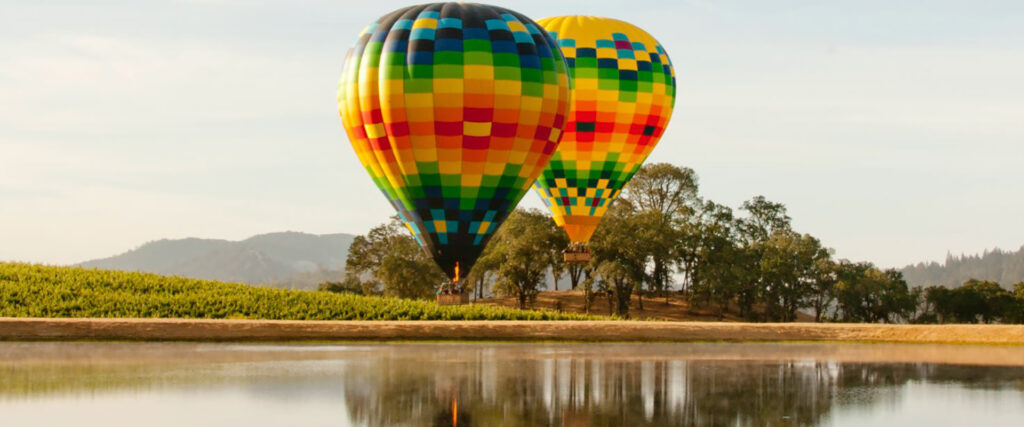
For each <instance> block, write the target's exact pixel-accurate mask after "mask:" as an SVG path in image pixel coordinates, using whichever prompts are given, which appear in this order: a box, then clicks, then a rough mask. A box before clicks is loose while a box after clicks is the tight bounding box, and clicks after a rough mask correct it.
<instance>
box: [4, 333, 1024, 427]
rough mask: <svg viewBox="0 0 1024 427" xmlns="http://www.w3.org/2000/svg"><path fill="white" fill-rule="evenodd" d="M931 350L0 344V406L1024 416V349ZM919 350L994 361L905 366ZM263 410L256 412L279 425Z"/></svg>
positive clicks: (517, 418)
mask: <svg viewBox="0 0 1024 427" xmlns="http://www.w3.org/2000/svg"><path fill="white" fill-rule="evenodd" d="M928 347H929V346H897V345H868V346H851V345H845V346H843V345H817V344H612V345H604V344H444V343H438V344H422V343H407V344H382V345H357V346H352V345H343V346H259V345H256V346H237V345H214V344H205V345H196V344H103V343H69V344H46V343H21V344H18V343H0V412H2V413H5V414H6V413H8V411H15V410H18V409H19V405H21V406H25V404H26V403H39V402H43V403H47V404H51V405H52V406H53V407H55V408H60V406H61V402H62V399H64V398H66V397H68V396H71V397H81V396H90V397H91V398H92V399H96V400H100V401H102V400H103V399H104V398H105V397H104V396H108V395H109V396H114V395H117V394H118V393H123V392H125V391H131V392H132V393H133V395H134V396H136V398H137V399H140V398H141V399H144V398H145V397H146V396H147V395H150V396H164V397H166V396H168V395H175V396H178V397H179V398H183V399H185V401H188V396H197V397H196V398H197V399H198V398H199V397H198V396H203V397H202V399H216V397H217V396H227V395H234V394H235V393H237V392H241V393H244V395H245V396H246V397H245V399H241V403H239V402H238V401H237V399H236V400H233V402H235V403H233V405H236V406H238V405H253V406H258V405H259V404H260V403H261V402H265V401H276V402H282V401H284V402H295V403H299V402H301V403H303V404H307V405H308V404H311V403H313V404H316V405H318V407H320V408H321V409H325V411H324V412H323V413H330V414H332V415H331V416H330V418H329V419H327V420H324V419H322V418H323V415H318V414H321V413H320V412H314V411H309V412H305V413H295V414H293V416H294V417H295V418H296V419H295V421H296V423H299V422H300V421H303V422H305V421H308V422H309V423H313V424H316V423H321V424H325V425H446V426H449V425H459V426H471V425H508V426H518V425H522V426H533V425H570V426H577V425H578V426H584V425H594V426H603V425H608V426H611V425H615V426H618V425H632V426H644V425H651V426H654V425H726V424H729V425H733V424H739V425H751V424H754V425H808V424H818V423H822V422H828V423H840V422H841V421H842V419H839V420H837V419H836V418H835V417H833V415H834V414H833V412H834V410H835V409H836V408H842V409H843V411H841V413H842V414H843V417H846V418H844V419H849V417H851V416H852V417H854V418H856V417H859V416H867V415H868V414H871V413H872V412H873V411H875V410H877V409H878V408H886V410H892V409H893V408H899V407H900V405H901V402H902V401H903V400H904V399H906V396H907V395H906V390H907V387H908V385H911V386H913V387H916V388H921V387H925V388H926V389H928V390H930V391H935V392H936V393H937V394H935V396H938V397H935V398H934V399H938V400H941V399H944V397H942V396H946V395H949V396H955V398H957V399H963V398H964V397H963V396H965V394H964V393H968V394H969V393H970V391H971V390H987V391H997V392H999V393H1004V394H1001V395H1000V396H1002V397H1000V399H1003V400H992V401H997V402H999V405H1001V407H1000V408H999V409H1000V410H1002V411H1004V412H1003V415H1007V414H1009V415H1011V416H1012V415H1014V414H1018V415H1021V416H1024V368H1022V367H1020V366H1013V365H1014V363H1013V362H1017V364H1018V365H1024V349H1021V348H1013V347H955V346H946V347H939V348H938V349H937V350H936V349H933V348H928ZM915 352H917V357H919V358H922V359H928V357H929V356H927V355H928V354H944V355H945V360H953V361H958V360H961V359H958V357H959V358H969V357H970V356H971V355H972V354H973V355H975V357H976V358H977V359H978V362H977V363H987V364H990V365H992V366H980V365H964V364H945V363H938V362H941V361H939V360H932V361H930V362H929V363H908V362H907V361H906V359H907V358H908V357H912V356H914V355H915ZM922 352H923V353H922ZM956 353H960V354H959V355H958V354H956ZM886 355H888V357H886ZM908 355H909V356H908ZM982 355H984V356H982ZM947 391H948V393H947ZM953 391H955V393H954V394H950V393H953ZM943 393H946V394H943ZM1006 393H1009V394H1008V395H1007V394H1006ZM1007 396H1010V397H1009V398H1008V399H1006V397H1007ZM987 399H990V400H991V399H993V398H991V397H989V398H987ZM1006 402H1009V403H1006ZM933 403H935V404H936V405H939V408H938V409H932V410H941V407H942V406H941V405H942V404H943V402H941V401H936V402H933ZM230 409H231V410H232V411H238V412H245V411H244V410H241V411H239V410H240V409H242V408H230ZM258 413H259V411H258V410H254V411H253V412H251V414H252V415H253V419H251V420H247V423H249V424H250V425H273V424H270V423H268V421H267V420H266V419H262V420H261V419H260V418H259V417H258V416H257V415H258ZM851 414H852V415H851ZM982 415H984V414H982ZM312 417H318V418H316V419H312ZM44 418H45V417H44ZM108 424H109V423H108Z"/></svg>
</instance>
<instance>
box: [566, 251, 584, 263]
mask: <svg viewBox="0 0 1024 427" xmlns="http://www.w3.org/2000/svg"><path fill="white" fill-rule="evenodd" d="M562 259H563V260H565V262H590V253H588V252H563V253H562Z"/></svg>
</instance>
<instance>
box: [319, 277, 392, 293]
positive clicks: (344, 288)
mask: <svg viewBox="0 0 1024 427" xmlns="http://www.w3.org/2000/svg"><path fill="white" fill-rule="evenodd" d="M376 285H377V282H374V281H363V280H360V279H359V276H357V275H354V274H347V275H345V278H344V279H343V280H342V281H340V282H331V281H328V282H323V283H321V284H320V286H318V287H317V290H320V291H326V292H334V293H338V294H355V295H375V294H379V293H380V290H379V289H377V288H376Z"/></svg>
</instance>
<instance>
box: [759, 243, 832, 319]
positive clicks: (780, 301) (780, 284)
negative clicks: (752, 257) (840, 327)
mask: <svg viewBox="0 0 1024 427" xmlns="http://www.w3.org/2000/svg"><path fill="white" fill-rule="evenodd" d="M755 248H757V249H758V252H759V253H760V255H761V263H760V267H761V282H762V283H763V284H764V288H763V290H762V292H763V295H764V301H765V314H766V316H767V317H768V318H769V319H771V320H775V321H793V320H796V312H797V310H798V309H800V308H802V307H805V306H809V305H812V304H811V299H813V296H814V295H813V294H814V293H815V291H817V290H819V286H816V283H815V282H816V281H817V280H824V281H826V282H825V283H822V284H821V285H822V286H821V287H825V286H827V285H828V284H827V281H828V280H829V279H828V278H827V277H826V276H827V275H828V274H829V272H827V271H824V272H822V271H817V270H816V267H818V266H824V265H825V264H826V263H827V262H828V261H829V259H830V258H831V254H830V252H829V250H828V249H827V248H824V247H822V246H821V242H820V241H818V239H815V238H814V237H811V236H810V235H807V234H804V235H801V234H798V233H796V232H793V231H790V230H786V229H781V230H776V231H775V232H773V233H772V234H771V237H770V238H769V239H768V240H766V241H764V242H758V243H756V244H755ZM826 268H827V267H826ZM818 314H819V316H820V311H819V313H818ZM819 319H820V317H819Z"/></svg>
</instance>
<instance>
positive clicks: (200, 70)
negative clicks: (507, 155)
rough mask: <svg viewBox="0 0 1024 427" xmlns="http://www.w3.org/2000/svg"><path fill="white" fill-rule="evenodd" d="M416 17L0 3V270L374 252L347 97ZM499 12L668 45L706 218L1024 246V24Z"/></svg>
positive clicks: (964, 18) (899, 247)
mask: <svg viewBox="0 0 1024 427" xmlns="http://www.w3.org/2000/svg"><path fill="white" fill-rule="evenodd" d="M409 4H412V3H407V2H395V1H387V0H380V1H373V2H358V3H357V2H346V1H338V0H333V1H318V0H310V1H301V0H300V1H251V0H250V1H231V0H223V1H218V0H191V1H184V0H182V1H169V0H150V1H145V2H140V1H128V0H109V1H105V0H95V1H70V0H63V1H62V0H51V1H46V2H39V1H31V0H30V1H22V0H3V1H2V2H0V260H16V261H26V262H40V263H48V264H68V263H76V262H81V261H84V260H88V259H93V258H99V257H105V256H110V255H113V254H117V253H121V252H124V251H126V250H129V249H132V248H135V247H138V246H139V245H141V244H143V243H145V242H147V241H152V240H157V239H162V238H183V237H205V238H223V239H232V240H237V239H243V238H246V237H248V236H251V235H254V234H259V233H266V232H274V231H286V230H291V231H302V232H309V233H317V234H324V233H338V232H346V233H354V234H362V233H365V232H366V231H367V230H368V229H369V228H370V227H372V226H374V225H376V224H378V223H380V222H382V221H384V220H385V219H386V218H387V217H388V216H389V215H391V213H392V211H391V207H390V205H389V204H388V203H387V201H386V200H385V199H384V198H383V196H382V195H381V194H380V192H379V191H378V190H377V189H376V187H374V185H373V184H372V182H371V181H370V179H369V178H368V177H367V176H366V173H365V171H364V170H363V168H362V166H360V164H359V162H358V160H357V159H356V156H355V154H354V152H353V151H352V148H351V146H350V145H349V143H348V140H347V138H346V136H345V133H344V131H343V129H342V127H341V123H340V119H339V117H338V112H337V106H336V105H335V103H336V101H335V96H336V93H335V92H336V87H337V79H338V75H339V74H340V71H341V66H342V61H343V59H344V56H345V52H346V51H347V50H348V48H349V47H350V45H351V44H352V43H353V42H354V41H355V38H356V36H357V35H358V33H359V31H360V30H361V29H362V28H363V27H364V26H365V25H367V24H368V23H370V22H372V21H374V20H376V19H377V18H378V17H380V16H381V15H384V14H386V13H387V12H390V11H391V10H393V9H396V8H399V7H402V6H405V5H409ZM495 4H497V5H501V6H504V7H508V8H511V9H514V10H517V11H519V12H521V13H523V14H525V15H527V16H529V17H532V18H534V19H539V18H542V17H547V16H555V15H565V14H587V15H598V16H609V17H615V18H618V19H622V20H625V21H628V22H631V23H633V24H636V25H638V26H640V27H642V28H644V29H646V30H647V31H648V32H649V33H651V34H652V35H653V36H654V37H655V38H657V39H658V40H659V41H660V42H661V44H662V45H663V46H664V47H665V49H666V50H667V51H668V54H669V56H670V57H671V59H672V61H673V64H674V66H675V71H676V75H677V85H678V87H677V91H678V92H677V93H678V96H677V99H676V105H675V111H674V113H673V117H672V120H671V122H670V123H669V126H668V129H667V130H666V132H665V135H664V137H663V138H662V140H661V141H660V143H659V145H658V146H657V148H656V149H655V150H654V152H653V153H652V155H651V156H650V157H649V158H648V162H669V163H673V164H678V165H684V166H687V167H691V168H693V169H694V170H695V171H696V172H697V174H698V175H699V176H700V184H701V195H702V196H703V197H705V198H708V199H711V200H714V201H716V202H719V203H724V204H727V205H730V206H733V207H738V206H739V204H740V203H742V202H743V201H744V200H748V199H750V198H751V197H753V196H755V195H764V196H765V197H767V198H768V199H770V200H773V201H777V202H781V203H784V204H785V205H786V206H787V207H788V209H789V213H790V215H791V216H792V217H793V225H794V228H795V229H796V230H797V231H800V232H804V233H810V234H812V235H814V236H816V237H818V238H820V239H821V240H822V241H823V243H824V244H825V245H826V246H829V247H831V248H834V249H835V252H836V256H837V257H840V258H847V259H851V260H856V261H860V260H866V261H872V262H875V263H876V264H878V265H880V266H883V267H890V266H902V265H905V264H910V263H916V262H919V261H928V260H936V261H941V260H943V259H944V258H945V256H946V254H947V253H950V252H951V253H953V254H960V253H977V252H981V251H983V250H985V249H986V248H993V247H1000V248H1004V249H1017V248H1019V247H1020V246H1021V245H1022V244H1024V197H1022V190H1024V173H1022V167H1024V78H1022V76H1024V3H1022V2H1018V1H941V0H936V1H864V0H861V1H831V2H822V1H795V0H794V1H786V0H782V1H772V2H763V1H721V2H719V1H710V0H704V1H642V0H631V1H604V2H602V1H597V0H593V1H557V2H556V1H550V0H548V1H516V2H511V1H507V2H496V3H495ZM520 206H526V207H538V208H542V207H543V204H542V203H541V202H540V199H539V198H538V197H537V195H535V194H533V193H530V194H527V195H526V197H525V198H524V199H523V201H522V202H521V204H520Z"/></svg>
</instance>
